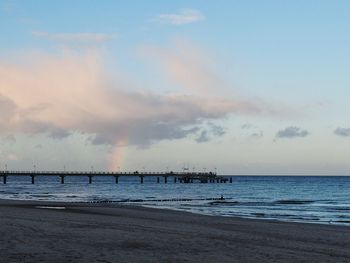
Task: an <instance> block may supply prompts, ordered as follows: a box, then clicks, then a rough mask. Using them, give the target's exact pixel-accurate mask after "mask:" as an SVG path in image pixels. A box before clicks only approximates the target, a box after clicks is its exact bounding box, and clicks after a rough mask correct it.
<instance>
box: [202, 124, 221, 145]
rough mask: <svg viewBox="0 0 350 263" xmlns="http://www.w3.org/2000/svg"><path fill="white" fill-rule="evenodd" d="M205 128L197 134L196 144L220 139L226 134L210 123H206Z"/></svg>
mask: <svg viewBox="0 0 350 263" xmlns="http://www.w3.org/2000/svg"><path fill="white" fill-rule="evenodd" d="M206 127H207V128H206V129H204V130H201V131H200V132H199V134H198V135H197V138H196V139H195V140H196V142H198V143H202V142H208V141H210V140H211V139H212V138H213V137H221V136H223V135H224V134H225V133H226V131H225V129H224V128H223V127H221V126H218V125H215V124H213V123H211V122H208V123H207V125H206Z"/></svg>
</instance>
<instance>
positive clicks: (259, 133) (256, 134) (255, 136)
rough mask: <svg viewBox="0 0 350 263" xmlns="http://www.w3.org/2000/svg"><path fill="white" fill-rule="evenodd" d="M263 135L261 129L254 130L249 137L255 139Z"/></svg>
mask: <svg viewBox="0 0 350 263" xmlns="http://www.w3.org/2000/svg"><path fill="white" fill-rule="evenodd" d="M263 136H264V133H263V131H260V132H254V133H252V134H251V135H250V137H251V138H255V139H259V138H262V137H263Z"/></svg>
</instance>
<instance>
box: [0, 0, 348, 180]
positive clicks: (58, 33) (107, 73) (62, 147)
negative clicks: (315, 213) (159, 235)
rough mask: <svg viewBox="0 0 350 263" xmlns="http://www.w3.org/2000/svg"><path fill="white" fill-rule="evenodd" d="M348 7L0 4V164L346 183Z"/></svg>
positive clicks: (7, 0)
mask: <svg viewBox="0 0 350 263" xmlns="http://www.w3.org/2000/svg"><path fill="white" fill-rule="evenodd" d="M349 10H350V2H349V1H345V0H344V1H340V0H335V1H322V0H318V1H316V0H315V1H314V0H308V1H301V0H300V1H298V0H297V1H292V0H290V1H277V0H276V1H272V0H270V1H269V0H266V1H258V0H256V1H253V0H248V1H238V0H237V1H236V0H232V1H224V0H218V1H209V0H208V1H204V0H201V1H199V0H198V1H193V0H184V1H181V0H180V1H161V0H159V1H157V0H152V1H137V0H131V1H112V0H111V1H108V0H103V1H92V0H91V1H85V0H84V1H83V0H76V1H65V0H60V1H45V0H28V1H24V0H23V1H20V0H0V169H5V168H6V167H7V169H10V170H32V169H34V168H33V167H34V165H35V166H36V169H37V170H63V169H64V167H65V169H67V170H84V171H85V170H86V171H90V170H91V169H93V170H103V171H104V170H108V171H135V170H138V171H166V170H172V171H181V170H182V169H183V168H184V167H187V168H189V169H190V170H193V171H214V170H216V171H217V172H218V173H219V174H229V175H349V174H350V162H349V161H348V158H349V156H350V123H349V116H350V106H349V103H348V100H349V98H350V89H349V88H350V78H349V77H348V76H349V70H350V48H349V46H350V35H349V34H348V29H349V28H350V19H349V16H348V13H349Z"/></svg>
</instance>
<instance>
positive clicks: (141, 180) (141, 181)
mask: <svg viewBox="0 0 350 263" xmlns="http://www.w3.org/2000/svg"><path fill="white" fill-rule="evenodd" d="M140 183H141V184H143V176H140Z"/></svg>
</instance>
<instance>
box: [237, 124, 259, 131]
mask: <svg viewBox="0 0 350 263" xmlns="http://www.w3.org/2000/svg"><path fill="white" fill-rule="evenodd" d="M255 128H256V126H255V125H253V124H250V123H245V124H243V125H242V126H241V129H242V130H250V129H255Z"/></svg>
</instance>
